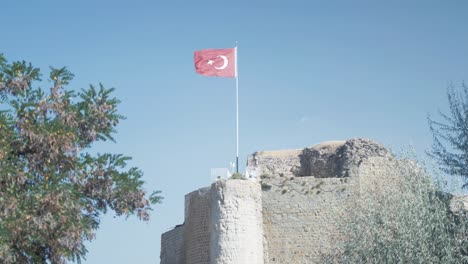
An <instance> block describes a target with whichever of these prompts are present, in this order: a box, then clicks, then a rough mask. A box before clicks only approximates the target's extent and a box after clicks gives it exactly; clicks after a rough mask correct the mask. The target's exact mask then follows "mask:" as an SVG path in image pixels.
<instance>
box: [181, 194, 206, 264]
mask: <svg viewBox="0 0 468 264" xmlns="http://www.w3.org/2000/svg"><path fill="white" fill-rule="evenodd" d="M210 214H211V205H210V188H209V187H206V188H202V189H199V190H197V191H194V192H191V193H189V194H187V195H186V196H185V224H184V226H185V228H184V239H185V260H186V263H187V264H207V263H210V253H209V252H210V251H209V246H210V225H211V223H210Z"/></svg>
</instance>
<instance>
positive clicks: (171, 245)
mask: <svg viewBox="0 0 468 264" xmlns="http://www.w3.org/2000/svg"><path fill="white" fill-rule="evenodd" d="M161 263H167V264H185V263H186V262H185V243H184V225H179V226H177V227H175V228H174V229H172V230H171V231H168V232H166V233H164V234H162V236H161Z"/></svg>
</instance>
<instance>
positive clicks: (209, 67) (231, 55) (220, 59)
mask: <svg viewBox="0 0 468 264" xmlns="http://www.w3.org/2000/svg"><path fill="white" fill-rule="evenodd" d="M194 59H195V71H196V72H197V73H199V74H201V75H205V76H218V77H236V76H237V50H236V48H230V49H206V50H197V51H195V54H194Z"/></svg>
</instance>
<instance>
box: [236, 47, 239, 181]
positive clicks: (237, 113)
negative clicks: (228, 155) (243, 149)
mask: <svg viewBox="0 0 468 264" xmlns="http://www.w3.org/2000/svg"><path fill="white" fill-rule="evenodd" d="M235 57H236V172H237V173H239V75H238V72H237V41H236V48H235Z"/></svg>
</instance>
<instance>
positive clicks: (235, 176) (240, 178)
mask: <svg viewBox="0 0 468 264" xmlns="http://www.w3.org/2000/svg"><path fill="white" fill-rule="evenodd" d="M229 179H234V180H247V178H245V176H244V175H243V174H241V173H237V172H236V173H234V174H233V175H232V176H231V177H230V178H229Z"/></svg>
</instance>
